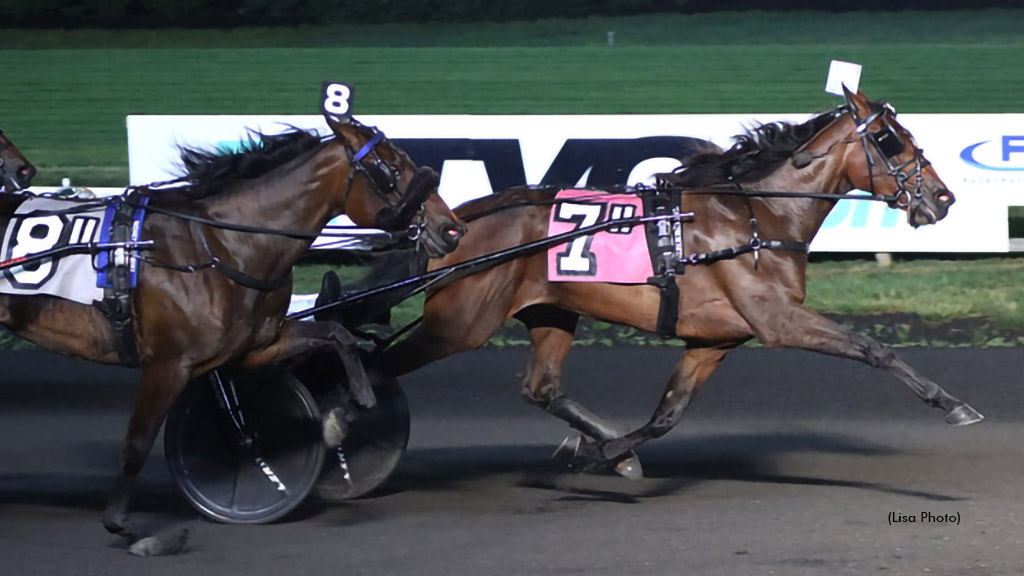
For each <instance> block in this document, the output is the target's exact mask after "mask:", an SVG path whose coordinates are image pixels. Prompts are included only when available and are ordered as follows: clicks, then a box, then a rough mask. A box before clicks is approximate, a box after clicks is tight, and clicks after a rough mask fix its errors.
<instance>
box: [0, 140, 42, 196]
mask: <svg viewBox="0 0 1024 576" xmlns="http://www.w3.org/2000/svg"><path fill="white" fill-rule="evenodd" d="M35 175H36V167H35V166H33V165H32V163H31V162H29V161H28V158H25V155H24V154H22V153H21V151H19V150H18V149H17V148H15V147H14V143H13V142H11V140H10V139H9V138H7V136H4V133H3V131H0V192H20V191H22V190H24V189H26V188H28V187H29V186H30V185H31V184H32V178H33V177H34V176H35Z"/></svg>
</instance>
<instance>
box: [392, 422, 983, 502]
mask: <svg viewBox="0 0 1024 576" xmlns="http://www.w3.org/2000/svg"><path fill="white" fill-rule="evenodd" d="M900 452H901V451H900V450H897V449H894V448H892V447H888V446H884V445H880V444H877V443H872V442H868V441H866V440H863V439H859V438H854V437H849V436H844V435H839V434H821V433H810V432H779V433H769V434H764V433H759V434H706V435H692V436H688V437H684V438H677V439H671V440H662V441H661V442H659V443H658V445H656V446H647V447H644V448H642V449H641V450H640V456H641V460H642V462H643V466H644V471H645V478H644V479H642V480H639V481H634V480H627V479H625V478H621V477H619V476H617V475H615V474H614V473H612V472H607V473H603V474H601V473H598V474H573V473H572V472H571V471H569V470H567V466H566V464H565V463H559V462H556V461H554V460H552V458H551V448H550V447H546V446H539V445H536V444H523V445H503V446H469V447H458V448H447V447H446V448H427V449H415V450H410V452H409V453H408V454H407V456H406V460H405V461H404V462H403V465H402V467H401V468H400V469H399V471H398V472H397V473H396V474H395V476H394V477H393V478H392V480H391V481H390V482H389V483H388V485H387V486H385V487H384V489H383V490H380V491H378V492H377V493H375V494H374V495H373V497H385V496H390V495H393V494H398V493H402V492H405V491H437V492H443V491H451V490H458V489H460V488H462V487H465V486H466V485H467V484H468V485H472V486H473V488H474V489H476V490H479V489H480V488H481V487H487V486H491V488H492V489H493V488H494V487H495V485H498V486H500V485H502V484H504V486H505V487H506V488H512V487H516V488H530V489H537V490H542V491H547V492H551V493H555V494H556V495H558V496H557V497H556V499H557V500H558V501H561V502H586V501H594V502H608V503H617V504H636V503H640V502H642V501H644V500H649V499H656V498H661V497H668V496H673V495H677V494H682V493H685V492H686V491H688V490H691V489H693V488H695V487H697V486H698V485H701V484H705V483H709V482H721V481H735V482H745V483H755V484H781V485H796V486H809V487H831V488H840V489H852V490H867V491H872V492H877V493H883V494H893V495H898V496H907V497H911V498H918V499H922V500H928V501H935V502H944V501H959V500H963V499H964V498H962V497H960V496H956V495H951V494H945V493H940V492H935V491H929V490H920V489H914V488H907V487H902V486H894V485H890V484H886V483H883V482H870V481H863V480H845V479H842V478H834V477H818V476H808V475H799V474H792V473H786V472H785V471H784V470H783V467H782V466H781V465H780V459H781V458H782V457H784V456H787V455H792V454H801V453H804V454H806V453H817V454H837V455H853V456H866V457H886V456H893V455H897V454H899V453H900ZM840 472H841V471H840Z"/></svg>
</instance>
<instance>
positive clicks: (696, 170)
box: [661, 110, 836, 188]
mask: <svg viewBox="0 0 1024 576" xmlns="http://www.w3.org/2000/svg"><path fill="white" fill-rule="evenodd" d="M835 119H836V116H835V111H834V110H830V111H828V112H824V113H822V114H819V115H818V116H815V117H814V118H811V119H810V120H808V121H806V122H804V123H802V124H792V123H787V122H771V123H768V124H761V125H759V126H755V127H753V128H751V129H749V130H747V131H746V132H745V133H743V134H740V135H739V136H736V137H735V138H734V140H735V142H736V143H735V144H733V146H732V148H729V149H728V150H726V151H724V152H722V151H721V150H718V151H710V152H704V153H700V154H696V155H694V156H690V157H688V158H684V159H683V160H682V163H683V164H682V166H680V167H678V168H676V169H675V170H674V171H673V172H671V173H669V174H663V175H661V176H662V178H663V179H664V180H665V181H666V182H668V183H670V184H674V185H676V186H681V187H684V188H701V187H705V186H720V185H723V184H733V183H738V182H749V181H751V180H757V179H759V178H761V177H763V176H764V175H766V174H767V173H768V172H771V171H772V170H774V169H775V167H776V166H777V165H778V164H779V163H780V162H782V161H784V160H788V159H789V158H790V157H791V156H792V155H793V152H795V151H796V150H798V149H799V148H800V147H801V146H803V145H804V144H806V143H807V142H808V141H809V140H810V139H811V138H813V137H814V136H815V135H817V134H818V133H819V132H821V131H822V130H824V129H825V127H826V126H828V125H829V124H831V123H832V122H833V121H834V120H835Z"/></svg>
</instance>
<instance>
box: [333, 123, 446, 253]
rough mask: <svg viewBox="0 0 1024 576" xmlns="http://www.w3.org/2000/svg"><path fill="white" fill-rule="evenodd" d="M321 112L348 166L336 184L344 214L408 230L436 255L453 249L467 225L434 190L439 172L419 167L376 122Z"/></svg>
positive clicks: (374, 224)
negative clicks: (343, 179)
mask: <svg viewBox="0 0 1024 576" xmlns="http://www.w3.org/2000/svg"><path fill="white" fill-rule="evenodd" d="M326 118H327V123H328V125H329V126H330V127H331V131H332V132H334V135H335V136H336V137H337V141H338V143H339V144H341V146H342V147H343V148H344V149H345V154H346V155H347V157H348V162H349V164H350V166H351V171H350V172H349V176H348V179H347V181H346V183H345V185H344V186H343V187H342V189H341V190H339V194H341V201H340V205H343V206H344V207H345V213H346V214H347V215H348V216H349V218H351V219H352V221H353V222H355V223H356V224H358V225H360V226H367V227H374V228H382V229H384V230H389V231H407V233H408V234H409V237H410V239H412V240H418V241H422V243H423V245H424V246H425V247H426V249H427V252H428V254H429V255H430V256H432V257H435V258H436V257H441V256H444V255H445V254H448V253H450V252H452V251H453V250H455V248H456V247H458V245H459V238H461V237H462V235H463V234H465V232H466V225H465V223H463V222H462V221H461V220H459V218H458V217H457V216H456V215H455V214H454V213H453V212H452V211H451V209H450V208H449V207H448V205H447V204H445V203H444V201H443V200H442V199H441V197H440V196H438V194H437V188H438V185H439V184H440V180H441V179H440V176H438V174H437V173H436V172H435V171H434V170H432V169H430V168H427V167H418V166H417V165H416V164H415V163H414V162H413V161H412V159H411V158H409V156H408V155H407V154H406V153H405V152H403V151H402V150H400V149H399V148H397V147H396V146H394V145H393V144H392V143H391V141H390V140H388V138H387V137H385V136H384V133H383V132H381V131H379V130H377V129H376V128H372V127H368V126H364V125H362V124H360V123H359V122H357V121H356V120H354V119H352V118H343V119H335V118H332V117H330V116H327V117H326Z"/></svg>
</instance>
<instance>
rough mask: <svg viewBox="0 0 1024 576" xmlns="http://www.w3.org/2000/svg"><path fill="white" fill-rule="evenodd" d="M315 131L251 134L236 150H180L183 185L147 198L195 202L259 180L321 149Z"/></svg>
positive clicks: (160, 191)
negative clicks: (232, 185)
mask: <svg viewBox="0 0 1024 576" xmlns="http://www.w3.org/2000/svg"><path fill="white" fill-rule="evenodd" d="M320 142H321V139H320V136H319V135H318V134H317V133H316V132H315V131H306V130H301V129H299V128H293V129H292V130H289V131H287V132H283V133H281V134H263V133H262V132H258V131H255V130H254V131H250V132H249V139H248V141H246V142H244V143H243V144H242V146H241V148H240V149H239V150H238V151H235V152H230V151H224V150H205V149H201V148H187V147H182V148H181V164H182V167H183V168H184V173H183V174H182V175H181V180H182V181H183V182H186V183H187V184H185V185H184V186H179V187H176V188H169V189H164V190H160V189H157V190H150V191H149V193H148V195H150V196H153V197H157V198H162V199H184V200H197V199H200V198H206V197H208V196H212V195H214V194H217V193H218V192H222V191H223V190H224V189H226V188H227V186H226V185H227V184H229V183H231V182H234V181H238V180H248V179H252V178H259V177H260V176H263V175H264V174H267V173H268V172H270V171H271V170H273V169H275V168H277V167H279V166H281V165H283V164H286V163H288V162H290V161H292V160H294V159H296V158H298V157H299V156H301V155H303V154H305V153H306V152H309V151H311V150H314V149H316V148H317V147H318V146H320Z"/></svg>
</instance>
